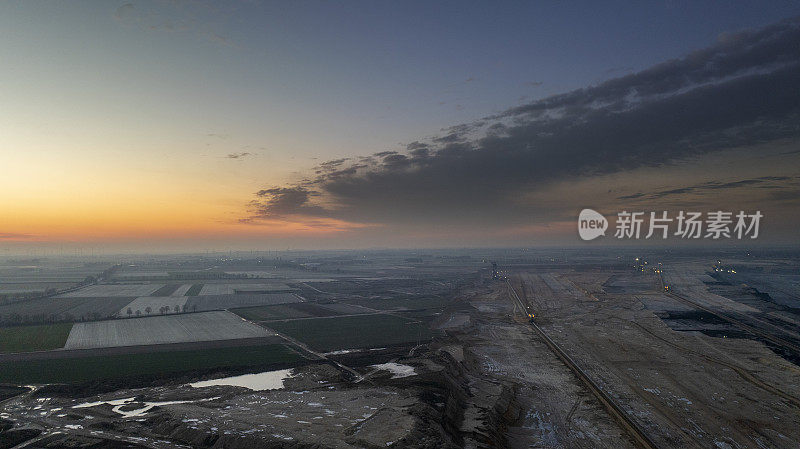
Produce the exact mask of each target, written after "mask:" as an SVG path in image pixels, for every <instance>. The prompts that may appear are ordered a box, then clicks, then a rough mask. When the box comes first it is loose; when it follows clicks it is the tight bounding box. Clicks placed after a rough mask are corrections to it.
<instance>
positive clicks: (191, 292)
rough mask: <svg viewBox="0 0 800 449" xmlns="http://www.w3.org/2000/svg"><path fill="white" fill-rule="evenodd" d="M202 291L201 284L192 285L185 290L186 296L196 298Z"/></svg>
mask: <svg viewBox="0 0 800 449" xmlns="http://www.w3.org/2000/svg"><path fill="white" fill-rule="evenodd" d="M202 289H203V284H192V286H191V287H189V288H188V289H187V290H186V296H197V295H199V294H200V290H202Z"/></svg>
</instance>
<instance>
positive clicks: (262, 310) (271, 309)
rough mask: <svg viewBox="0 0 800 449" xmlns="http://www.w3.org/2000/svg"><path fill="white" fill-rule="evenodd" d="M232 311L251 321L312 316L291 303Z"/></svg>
mask: <svg viewBox="0 0 800 449" xmlns="http://www.w3.org/2000/svg"><path fill="white" fill-rule="evenodd" d="M231 312H233V313H235V314H237V315H239V316H240V317H242V318H245V319H248V320H250V321H268V320H283V319H286V318H305V317H308V316H311V315H310V314H308V313H306V312H303V311H300V310H297V309H295V308H293V307H290V306H289V304H276V305H273V306H257V307H244V308H241V309H233V310H231Z"/></svg>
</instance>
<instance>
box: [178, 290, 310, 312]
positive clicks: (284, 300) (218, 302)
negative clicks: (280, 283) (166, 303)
mask: <svg viewBox="0 0 800 449" xmlns="http://www.w3.org/2000/svg"><path fill="white" fill-rule="evenodd" d="M187 298H188V299H187V301H186V307H187V308H188V310H190V311H195V310H198V311H203V310H222V309H234V308H238V307H253V306H266V305H271V304H290V303H295V302H300V298H298V297H297V296H296V295H293V294H291V293H273V294H265V295H244V294H239V295H208V296H189V297H187Z"/></svg>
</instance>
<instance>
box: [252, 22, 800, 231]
mask: <svg viewBox="0 0 800 449" xmlns="http://www.w3.org/2000/svg"><path fill="white" fill-rule="evenodd" d="M798 42H800V19H797V18H796V19H791V20H786V21H783V22H780V23H777V24H774V25H771V26H768V27H765V28H763V29H759V30H751V31H745V32H740V33H736V34H726V35H723V36H720V38H719V39H718V41H717V42H716V43H715V44H714V45H712V46H710V47H708V48H705V49H702V50H699V51H695V52H693V53H690V54H688V55H686V56H685V57H683V58H680V59H675V60H670V61H666V62H664V63H661V64H658V65H656V66H653V67H651V68H649V69H647V70H644V71H642V72H639V73H634V74H630V75H626V76H622V77H619V78H615V79H611V80H609V81H606V82H603V83H601V84H598V85H595V86H591V87H587V88H583V89H579V90H575V91H572V92H568V93H565V94H561V95H556V96H552V97H548V98H545V99H541V100H537V101H533V102H530V103H528V104H525V105H522V106H519V107H514V108H512V109H508V110H506V111H504V112H502V113H500V114H496V115H493V116H489V117H485V118H483V119H480V120H477V121H475V122H472V123H466V124H461V125H458V126H454V127H452V128H449V129H446V130H443V133H442V135H440V136H438V137H435V138H432V139H429V140H426V141H414V142H412V143H410V144H408V145H407V147H406V148H405V150H404V151H381V152H376V153H375V154H372V155H370V156H366V157H364V156H362V157H349V158H340V159H336V160H331V161H327V162H324V163H322V164H320V165H319V166H317V167H316V168H315V169H314V171H313V173H314V175H313V176H312V177H310V178H307V179H303V180H300V181H299V182H297V183H295V184H292V185H285V186H274V187H270V188H267V189H264V190H261V191H259V192H257V193H256V195H255V198H254V199H253V200H252V202H251V203H250V204H251V208H250V211H251V213H250V215H248V216H246V217H243V220H244V221H247V222H251V223H257V222H258V221H259V220H262V219H275V218H279V217H289V216H294V217H297V216H306V217H309V218H332V219H337V220H346V221H349V222H357V223H378V224H412V223H417V224H418V223H427V224H449V223H464V222H469V223H473V224H476V225H482V224H487V223H492V222H497V221H503V222H506V223H509V224H515V223H523V222H525V221H526V220H530V219H531V217H532V216H536V215H537V214H540V213H544V212H543V206H542V205H540V204H537V203H536V202H535V201H528V200H526V199H525V198H526V197H529V196H530V195H529V194H530V193H531V192H537V191H541V190H542V189H545V188H547V186H549V185H552V184H553V183H557V182H563V181H565V180H570V179H586V178H587V177H600V176H603V175H608V174H614V173H623V172H626V171H629V170H635V169H639V168H642V167H661V166H665V165H667V164H676V163H681V161H686V160H687V159H690V158H693V157H697V156H702V155H705V154H710V153H712V152H719V151H723V150H728V149H733V148H741V147H747V146H755V145H764V144H767V143H770V142H777V141H786V140H787V139H789V140H794V139H798V137H800V45H798ZM780 181H785V180H782V179H755V180H750V181H744V180H743V181H742V182H744V184H742V182H739V183H738V184H736V182H737V181H732V182H734V184H731V185H726V184H727V181H726V182H720V181H715V182H711V181H709V182H708V183H706V184H700V185H696V186H693V187H689V189H690V190H692V191H695V192H698V191H703V190H706V191H707V190H720V189H726V188H738V187H742V186H743V185H751V186H756V185H758V184H764V183H766V182H780ZM601 187H603V186H598V188H601ZM605 187H606V188H607V187H608V186H605ZM671 190H673V191H669V190H667V191H663V192H635V193H632V194H631V195H627V196H625V195H623V196H621V197H619V198H641V197H650V198H658V197H659V196H666V195H677V194H680V193H686V192H684V191H681V189H678V188H676V189H671Z"/></svg>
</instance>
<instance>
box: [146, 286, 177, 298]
mask: <svg viewBox="0 0 800 449" xmlns="http://www.w3.org/2000/svg"><path fill="white" fill-rule="evenodd" d="M180 286H181V284H167V285H165V286H163V287H161V288H159V289H158V290H156V291H154V292H153V293H152V296H171V295H172V294H173V293H174V292H175V290H177V289H179V288H180Z"/></svg>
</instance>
